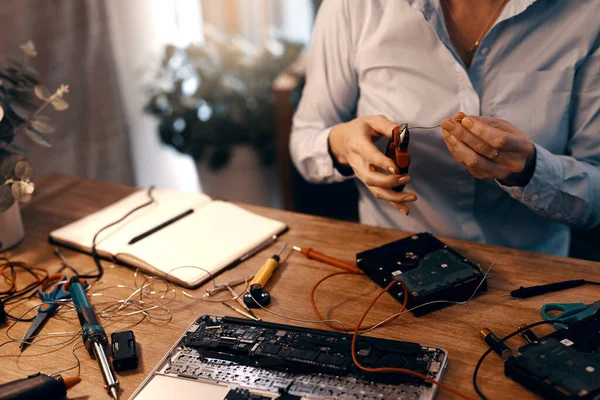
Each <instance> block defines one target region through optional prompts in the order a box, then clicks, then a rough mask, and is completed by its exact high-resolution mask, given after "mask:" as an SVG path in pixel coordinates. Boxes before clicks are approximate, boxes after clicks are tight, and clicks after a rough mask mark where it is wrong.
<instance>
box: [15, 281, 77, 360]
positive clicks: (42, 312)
mask: <svg viewBox="0 0 600 400" xmlns="http://www.w3.org/2000/svg"><path fill="white" fill-rule="evenodd" d="M80 282H81V284H82V285H83V287H84V288H87V286H88V284H87V282H86V281H84V280H83V279H81V280H80ZM38 295H39V296H40V299H42V302H43V303H42V304H41V305H40V306H39V307H38V313H37V315H36V316H35V318H34V319H33V321H32V322H31V325H30V326H29V329H28V330H27V332H26V333H25V336H23V339H22V340H21V344H20V345H19V347H20V349H21V351H23V350H25V349H26V348H27V347H28V346H29V345H30V344H31V341H32V340H33V338H34V337H35V335H36V334H37V333H38V332H39V330H40V329H41V328H42V326H43V325H44V324H45V323H46V321H48V320H49V319H50V317H52V316H53V315H54V313H55V312H56V310H58V308H59V307H60V306H61V303H60V301H62V300H66V299H69V298H71V294H70V293H69V281H68V279H67V277H66V275H62V274H53V275H50V276H49V277H48V278H46V279H45V280H44V282H42V284H41V285H40V287H39V289H38Z"/></svg>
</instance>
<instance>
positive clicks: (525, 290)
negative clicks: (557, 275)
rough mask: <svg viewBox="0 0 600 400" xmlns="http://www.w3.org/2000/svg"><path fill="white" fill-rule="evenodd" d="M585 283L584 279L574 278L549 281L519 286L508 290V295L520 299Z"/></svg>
mask: <svg viewBox="0 0 600 400" xmlns="http://www.w3.org/2000/svg"><path fill="white" fill-rule="evenodd" d="M585 283H586V281H585V279H575V280H571V281H564V282H556V283H549V284H547V285H538V286H530V287H523V286H521V287H520V288H519V289H517V290H513V291H512V292H510V295H511V296H512V297H518V298H520V299H527V298H529V297H533V296H538V295H540V294H546V293H551V292H558V291H559V290H564V289H571V288H574V287H578V286H583V285H585Z"/></svg>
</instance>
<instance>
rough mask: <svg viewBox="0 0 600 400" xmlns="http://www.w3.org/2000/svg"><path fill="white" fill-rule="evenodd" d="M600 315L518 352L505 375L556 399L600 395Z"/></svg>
mask: <svg viewBox="0 0 600 400" xmlns="http://www.w3.org/2000/svg"><path fill="white" fill-rule="evenodd" d="M598 332H600V314H599V313H598V312H596V314H594V315H592V316H590V317H588V318H586V319H584V320H582V321H581V322H579V323H577V324H573V325H570V326H569V327H568V328H565V329H560V330H558V331H556V332H554V333H552V334H550V335H548V336H546V337H543V338H541V339H539V340H538V341H537V342H536V343H531V344H528V345H526V346H523V347H521V348H520V349H519V352H518V353H517V355H516V357H512V358H509V359H508V360H507V361H506V362H505V363H504V373H505V374H506V376H508V377H510V378H512V379H514V380H516V381H517V382H519V383H521V384H522V385H523V386H525V387H527V388H529V389H531V390H532V391H534V392H536V393H538V394H541V395H542V396H544V397H547V398H554V399H597V398H598V396H599V395H600V337H599V336H598Z"/></svg>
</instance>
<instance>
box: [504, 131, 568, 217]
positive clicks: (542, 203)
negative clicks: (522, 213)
mask: <svg viewBox="0 0 600 400" xmlns="http://www.w3.org/2000/svg"><path fill="white" fill-rule="evenodd" d="M534 145H535V149H536V156H535V157H536V158H535V170H534V172H533V176H532V177H531V180H530V181H529V183H528V184H527V185H526V186H524V187H518V186H505V185H503V184H501V183H500V182H499V181H498V180H496V183H497V184H498V185H499V186H500V187H501V188H502V189H504V190H505V191H506V192H507V193H508V194H510V196H511V197H512V198H514V199H516V200H519V201H520V202H522V203H523V204H525V205H526V206H528V207H529V208H531V209H532V210H534V211H537V212H538V213H541V214H544V215H547V214H548V212H549V208H550V204H551V203H552V201H553V200H554V199H555V198H556V196H557V195H558V192H559V190H560V186H561V184H562V182H563V166H562V163H561V161H560V159H559V158H558V157H557V156H556V155H554V154H552V153H550V152H549V151H548V150H546V149H545V148H543V147H542V146H539V145H537V144H535V143H534Z"/></svg>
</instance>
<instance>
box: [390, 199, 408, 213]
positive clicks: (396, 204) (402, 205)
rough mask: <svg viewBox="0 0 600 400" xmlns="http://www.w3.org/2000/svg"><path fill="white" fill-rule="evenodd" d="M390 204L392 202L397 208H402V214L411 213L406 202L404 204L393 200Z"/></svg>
mask: <svg viewBox="0 0 600 400" xmlns="http://www.w3.org/2000/svg"><path fill="white" fill-rule="evenodd" d="M390 204H391V205H392V206H394V208H396V209H398V210H400V212H401V213H402V214H404V215H408V213H409V209H408V206H407V205H406V204H403V203H392V202H390Z"/></svg>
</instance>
